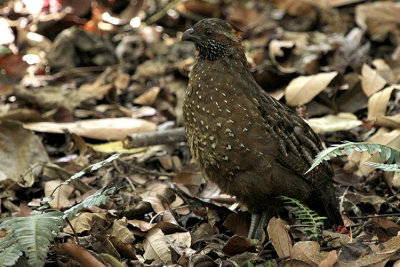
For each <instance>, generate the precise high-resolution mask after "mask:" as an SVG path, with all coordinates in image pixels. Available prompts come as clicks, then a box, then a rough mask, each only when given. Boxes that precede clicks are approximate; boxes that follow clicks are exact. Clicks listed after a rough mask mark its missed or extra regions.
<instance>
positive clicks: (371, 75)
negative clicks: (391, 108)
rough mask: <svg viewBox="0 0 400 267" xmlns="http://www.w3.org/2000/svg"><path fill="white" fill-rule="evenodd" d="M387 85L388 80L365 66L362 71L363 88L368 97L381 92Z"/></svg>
mask: <svg viewBox="0 0 400 267" xmlns="http://www.w3.org/2000/svg"><path fill="white" fill-rule="evenodd" d="M385 84H386V80H385V79H383V78H382V76H381V75H379V74H378V72H377V71H376V70H374V69H372V68H371V67H370V66H368V65H367V64H364V65H363V67H362V70H361V86H362V89H363V91H364V93H365V95H366V96H367V97H370V96H371V95H373V94H374V93H376V92H378V91H379V90H381V89H382V88H383V87H384V86H385Z"/></svg>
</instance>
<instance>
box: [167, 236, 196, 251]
mask: <svg viewBox="0 0 400 267" xmlns="http://www.w3.org/2000/svg"><path fill="white" fill-rule="evenodd" d="M166 237H168V239H169V240H172V242H173V243H175V244H178V245H179V246H181V247H186V248H190V245H191V244H192V237H191V235H190V232H181V233H174V234H170V235H167V236H166Z"/></svg>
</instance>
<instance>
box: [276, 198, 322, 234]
mask: <svg viewBox="0 0 400 267" xmlns="http://www.w3.org/2000/svg"><path fill="white" fill-rule="evenodd" d="M281 198H282V199H283V200H284V201H285V203H286V204H292V205H295V206H297V207H298V208H299V210H296V211H295V212H294V213H295V214H296V215H297V216H298V218H299V219H300V221H301V224H302V225H303V226H304V227H305V228H304V231H306V232H310V235H309V236H308V239H313V238H318V237H319V236H320V232H321V231H320V227H321V226H323V225H324V223H323V221H322V220H326V217H322V216H318V214H317V213H316V212H315V211H313V210H311V209H310V208H308V207H306V206H304V205H303V204H302V203H300V201H298V200H297V199H294V198H290V197H286V196H281Z"/></svg>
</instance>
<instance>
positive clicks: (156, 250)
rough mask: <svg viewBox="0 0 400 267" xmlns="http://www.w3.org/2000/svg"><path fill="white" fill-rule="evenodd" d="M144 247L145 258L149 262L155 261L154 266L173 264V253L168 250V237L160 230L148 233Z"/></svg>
mask: <svg viewBox="0 0 400 267" xmlns="http://www.w3.org/2000/svg"><path fill="white" fill-rule="evenodd" d="M143 247H144V250H145V252H144V255H143V257H144V258H145V259H147V260H154V262H153V263H154V264H157V263H163V264H171V263H172V258H171V251H170V249H169V248H168V243H167V240H166V237H165V235H164V233H163V232H162V231H161V230H160V229H158V228H154V229H152V230H150V231H149V232H148V233H147V235H146V239H145V241H144V243H143Z"/></svg>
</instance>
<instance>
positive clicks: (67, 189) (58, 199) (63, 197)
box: [44, 180, 75, 209]
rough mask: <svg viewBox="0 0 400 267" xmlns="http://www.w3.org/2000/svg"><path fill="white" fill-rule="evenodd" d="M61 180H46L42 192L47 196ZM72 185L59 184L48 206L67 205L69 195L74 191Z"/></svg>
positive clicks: (60, 207) (61, 206)
mask: <svg viewBox="0 0 400 267" xmlns="http://www.w3.org/2000/svg"><path fill="white" fill-rule="evenodd" d="M61 182H62V181H61V180H52V181H48V182H46V183H45V185H44V194H45V196H46V197H48V196H49V195H50V194H51V193H52V192H53V190H54V189H55V188H56V187H57V186H59V185H60V184H61ZM74 189H75V188H74V187H73V186H71V185H69V184H67V185H62V186H60V187H59V188H58V189H57V190H56V191H55V193H54V199H53V200H52V201H50V206H51V207H53V208H55V209H62V208H65V207H68V206H69V200H68V199H69V196H70V195H71V193H72V192H73V191H74Z"/></svg>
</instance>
